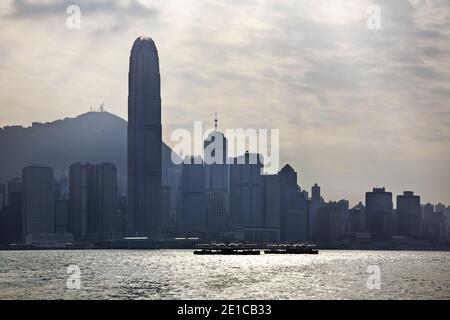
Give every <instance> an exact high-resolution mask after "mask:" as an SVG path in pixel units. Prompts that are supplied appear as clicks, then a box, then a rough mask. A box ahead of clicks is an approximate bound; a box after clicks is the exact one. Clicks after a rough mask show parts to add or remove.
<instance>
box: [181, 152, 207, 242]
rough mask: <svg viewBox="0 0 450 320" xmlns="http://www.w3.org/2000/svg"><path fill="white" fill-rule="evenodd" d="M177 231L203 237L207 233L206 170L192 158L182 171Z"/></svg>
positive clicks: (184, 164) (186, 234) (199, 162)
mask: <svg viewBox="0 0 450 320" xmlns="http://www.w3.org/2000/svg"><path fill="white" fill-rule="evenodd" d="M179 200H180V203H179V211H178V217H177V231H178V233H179V234H180V235H185V236H199V237H202V236H204V235H205V233H206V232H207V215H206V197H205V168H204V166H203V163H202V162H201V161H198V160H194V159H193V158H192V161H191V163H187V162H186V161H185V163H183V165H182V169H181V186H180V198H179Z"/></svg>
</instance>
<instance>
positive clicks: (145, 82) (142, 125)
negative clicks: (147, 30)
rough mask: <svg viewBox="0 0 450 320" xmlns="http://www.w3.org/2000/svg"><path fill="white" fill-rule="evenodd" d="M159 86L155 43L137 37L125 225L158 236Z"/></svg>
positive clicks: (131, 76) (130, 103) (131, 79)
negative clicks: (126, 218) (126, 222)
mask: <svg viewBox="0 0 450 320" xmlns="http://www.w3.org/2000/svg"><path fill="white" fill-rule="evenodd" d="M161 139H162V138H161V88H160V74H159V58H158V51H157V49H156V46H155V43H154V42H153V40H152V39H150V38H145V37H139V38H137V39H136V41H135V42H134V44H133V48H132V49H131V56H130V70H129V82H128V188H127V189H128V228H129V233H130V234H131V235H142V236H150V237H153V238H158V237H159V230H160V220H161V218H160V216H161V186H162V184H161V165H162V164H161V148H162V140H161Z"/></svg>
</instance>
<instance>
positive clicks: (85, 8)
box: [9, 0, 157, 17]
mask: <svg viewBox="0 0 450 320" xmlns="http://www.w3.org/2000/svg"><path fill="white" fill-rule="evenodd" d="M71 5H77V6H79V7H80V9H81V10H82V13H83V14H87V15H90V14H97V13H101V14H114V15H121V16H134V17H139V16H148V15H154V14H155V13H156V12H157V11H156V10H155V9H154V8H150V7H147V6H145V5H143V4H141V3H140V2H139V1H134V0H131V1H128V0H53V1H36V0H14V1H13V2H12V5H11V11H10V14H9V16H12V17H42V16H52V15H61V14H65V13H66V10H67V8H68V7H69V6H71Z"/></svg>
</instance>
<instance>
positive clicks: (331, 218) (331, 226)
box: [314, 202, 341, 244]
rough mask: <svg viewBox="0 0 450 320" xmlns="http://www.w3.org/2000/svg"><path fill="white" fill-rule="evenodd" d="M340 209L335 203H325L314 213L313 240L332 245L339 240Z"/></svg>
mask: <svg viewBox="0 0 450 320" xmlns="http://www.w3.org/2000/svg"><path fill="white" fill-rule="evenodd" d="M340 234H341V208H340V205H339V203H337V202H329V203H325V204H324V205H322V206H321V208H320V209H319V210H318V211H317V212H316V216H315V219H314V240H315V241H317V242H318V243H326V244H333V243H336V242H338V241H339V240H340Z"/></svg>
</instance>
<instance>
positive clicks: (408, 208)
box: [397, 191, 422, 237]
mask: <svg viewBox="0 0 450 320" xmlns="http://www.w3.org/2000/svg"><path fill="white" fill-rule="evenodd" d="M421 215H422V209H421V207H420V197H419V196H416V195H414V193H413V192H411V191H405V192H403V195H399V196H397V233H398V234H399V235H402V236H407V237H420V236H421V235H422V231H421V220H422V219H421Z"/></svg>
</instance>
